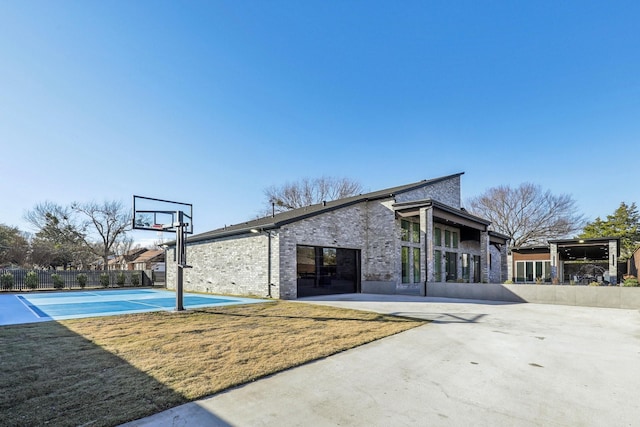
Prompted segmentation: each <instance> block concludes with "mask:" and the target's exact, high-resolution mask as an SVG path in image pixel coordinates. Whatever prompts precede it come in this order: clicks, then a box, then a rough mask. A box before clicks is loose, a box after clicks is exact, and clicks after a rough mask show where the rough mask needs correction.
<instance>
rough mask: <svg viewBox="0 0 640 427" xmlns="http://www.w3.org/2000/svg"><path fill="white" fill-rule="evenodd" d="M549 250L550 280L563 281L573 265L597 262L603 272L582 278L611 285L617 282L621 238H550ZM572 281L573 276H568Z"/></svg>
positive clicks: (594, 263) (569, 274)
mask: <svg viewBox="0 0 640 427" xmlns="http://www.w3.org/2000/svg"><path fill="white" fill-rule="evenodd" d="M549 249H550V252H551V254H550V255H551V279H552V281H554V282H556V281H558V282H560V283H562V282H565V281H566V279H567V278H568V277H569V276H571V272H572V271H575V268H570V266H571V267H573V266H580V265H599V266H602V270H603V274H602V275H601V276H599V275H597V274H593V273H592V274H587V275H585V276H586V277H584V278H583V280H588V281H590V280H593V281H599V280H602V281H605V282H609V284H611V285H616V284H617V283H618V258H619V257H620V239H618V238H613V237H605V238H598V239H562V240H549ZM570 280H574V279H570Z"/></svg>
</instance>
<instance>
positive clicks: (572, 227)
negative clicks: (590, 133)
mask: <svg viewBox="0 0 640 427" xmlns="http://www.w3.org/2000/svg"><path fill="white" fill-rule="evenodd" d="M467 204H468V207H467V209H468V210H469V212H471V213H472V214H474V215H477V216H479V217H481V218H485V219H487V220H489V221H491V229H492V230H494V231H497V232H499V233H502V234H505V235H507V236H509V238H510V239H511V241H510V243H509V245H510V247H511V248H520V247H522V246H527V245H535V244H546V241H547V240H549V239H557V238H563V237H569V236H570V235H571V234H573V233H576V232H577V231H579V230H581V229H582V227H583V225H584V222H585V220H584V217H583V216H582V215H580V214H578V213H577V207H576V203H575V201H574V200H573V199H572V198H571V196H569V195H565V194H562V195H559V196H556V195H553V194H551V192H550V191H548V190H547V191H543V190H542V188H541V187H540V186H538V185H534V184H531V183H524V184H520V186H519V187H517V188H511V187H509V186H499V187H494V188H490V189H488V190H487V191H486V192H485V193H484V194H482V195H480V196H478V197H474V198H471V199H469V200H468V203H467Z"/></svg>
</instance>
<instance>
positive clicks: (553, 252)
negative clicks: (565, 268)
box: [549, 243, 562, 285]
mask: <svg viewBox="0 0 640 427" xmlns="http://www.w3.org/2000/svg"><path fill="white" fill-rule="evenodd" d="M549 252H550V254H549V255H550V256H551V283H553V284H556V285H557V284H560V283H562V280H560V279H559V277H558V276H559V274H560V271H559V269H558V266H559V265H560V260H559V259H558V244H557V243H549Z"/></svg>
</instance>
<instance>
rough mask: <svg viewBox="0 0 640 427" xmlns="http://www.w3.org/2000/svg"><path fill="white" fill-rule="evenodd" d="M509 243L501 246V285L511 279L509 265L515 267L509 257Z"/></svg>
mask: <svg viewBox="0 0 640 427" xmlns="http://www.w3.org/2000/svg"><path fill="white" fill-rule="evenodd" d="M507 246H508V241H507V243H505V244H504V245H501V246H500V277H499V278H498V280H499V282H500V283H504V281H505V280H507V279H511V276H510V275H509V265H511V266H513V259H512V258H511V256H509V255H507V253H510V252H511V251H509V250H508V247H507Z"/></svg>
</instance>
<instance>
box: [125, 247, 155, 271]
mask: <svg viewBox="0 0 640 427" xmlns="http://www.w3.org/2000/svg"><path fill="white" fill-rule="evenodd" d="M129 266H130V267H131V268H130V270H153V271H164V251H163V250H159V249H158V250H155V249H154V250H145V251H144V252H142V253H141V254H139V255H138V256H137V258H136V259H134V260H133V261H131V262H130V263H129Z"/></svg>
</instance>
